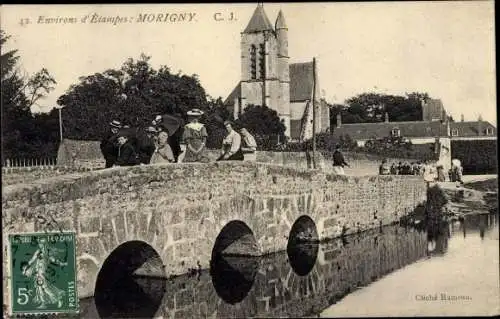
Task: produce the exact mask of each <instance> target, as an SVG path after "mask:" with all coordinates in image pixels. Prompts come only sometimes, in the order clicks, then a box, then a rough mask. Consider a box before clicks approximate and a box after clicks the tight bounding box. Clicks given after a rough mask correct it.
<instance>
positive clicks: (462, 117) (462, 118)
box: [460, 114, 464, 122]
mask: <svg viewBox="0 0 500 319" xmlns="http://www.w3.org/2000/svg"><path fill="white" fill-rule="evenodd" d="M463 121H464V115H463V114H461V115H460V122H463Z"/></svg>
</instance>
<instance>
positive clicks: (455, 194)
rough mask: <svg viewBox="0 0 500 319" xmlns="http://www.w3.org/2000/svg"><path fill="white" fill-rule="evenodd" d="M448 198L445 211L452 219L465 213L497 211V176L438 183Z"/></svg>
mask: <svg viewBox="0 0 500 319" xmlns="http://www.w3.org/2000/svg"><path fill="white" fill-rule="evenodd" d="M439 187H440V188H441V189H443V191H444V192H445V194H446V197H447V199H448V203H447V204H446V206H445V207H444V209H445V212H446V213H447V215H448V216H451V217H452V219H462V218H463V216H464V215H467V214H484V213H490V212H498V177H497V176H494V177H491V178H485V179H469V181H467V180H466V181H465V183H464V184H463V185H458V184H455V183H439Z"/></svg>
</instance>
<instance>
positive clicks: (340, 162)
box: [333, 144, 350, 175]
mask: <svg viewBox="0 0 500 319" xmlns="http://www.w3.org/2000/svg"><path fill="white" fill-rule="evenodd" d="M344 166H347V167H350V166H349V164H347V162H346V161H345V158H344V154H342V152H341V151H340V144H337V145H335V152H333V172H334V173H335V174H337V175H345V172H344Z"/></svg>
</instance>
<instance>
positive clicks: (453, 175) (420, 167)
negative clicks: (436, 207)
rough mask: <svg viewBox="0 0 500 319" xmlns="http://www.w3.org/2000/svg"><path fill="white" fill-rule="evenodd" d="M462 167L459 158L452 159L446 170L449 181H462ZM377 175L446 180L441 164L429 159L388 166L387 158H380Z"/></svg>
mask: <svg viewBox="0 0 500 319" xmlns="http://www.w3.org/2000/svg"><path fill="white" fill-rule="evenodd" d="M462 172H463V168H462V166H461V163H460V160H458V159H453V160H452V166H451V169H450V170H449V171H448V178H449V180H450V181H451V182H462ZM379 175H418V176H423V177H424V180H426V181H438V182H444V181H446V173H445V170H444V167H443V165H437V166H436V164H434V163H432V162H431V161H425V162H423V163H422V162H412V163H408V162H405V163H402V162H399V163H398V164H396V163H392V165H390V166H389V163H387V159H384V160H382V164H380V166H379Z"/></svg>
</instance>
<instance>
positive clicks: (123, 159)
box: [114, 135, 140, 166]
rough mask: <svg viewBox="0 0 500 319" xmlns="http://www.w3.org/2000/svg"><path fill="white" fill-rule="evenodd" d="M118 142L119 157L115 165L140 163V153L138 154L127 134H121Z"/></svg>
mask: <svg viewBox="0 0 500 319" xmlns="http://www.w3.org/2000/svg"><path fill="white" fill-rule="evenodd" d="M117 142H118V157H117V159H116V162H115V163H114V165H118V166H134V165H138V164H140V159H139V155H138V154H137V152H136V150H135V148H134V146H133V145H132V143H130V142H129V139H128V137H127V136H125V135H123V136H119V137H118V139H117Z"/></svg>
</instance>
